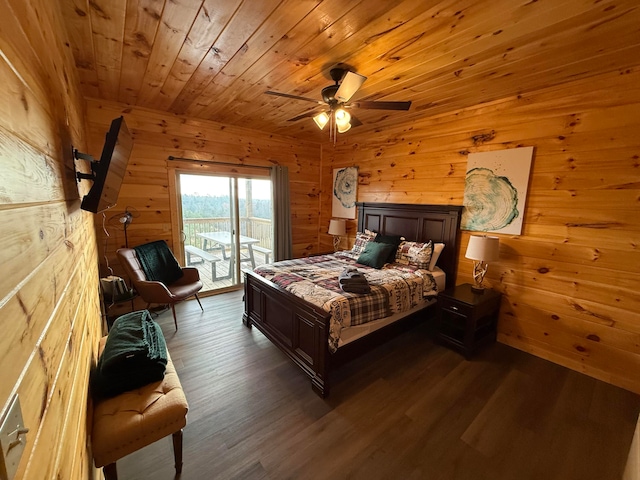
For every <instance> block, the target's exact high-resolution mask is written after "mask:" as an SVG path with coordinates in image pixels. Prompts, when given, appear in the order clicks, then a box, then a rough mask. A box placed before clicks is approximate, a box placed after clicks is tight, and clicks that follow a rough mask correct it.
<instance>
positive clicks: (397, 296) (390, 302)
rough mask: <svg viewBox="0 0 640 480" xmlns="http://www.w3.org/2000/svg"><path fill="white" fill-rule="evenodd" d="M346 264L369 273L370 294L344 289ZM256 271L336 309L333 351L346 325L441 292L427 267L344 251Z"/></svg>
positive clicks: (333, 311)
mask: <svg viewBox="0 0 640 480" xmlns="http://www.w3.org/2000/svg"><path fill="white" fill-rule="evenodd" d="M346 267H356V268H357V269H358V271H360V272H362V273H364V275H365V277H366V278H367V281H368V282H369V285H370V286H371V293H366V294H361V293H347V292H344V291H342V289H341V288H340V283H339V281H338V276H339V275H340V273H341V272H342V271H343V270H344V269H345V268H346ZM254 272H255V273H257V274H258V275H260V276H262V277H264V278H266V279H267V280H269V281H271V282H273V283H275V284H277V285H279V286H280V287H282V288H284V289H286V290H288V291H289V292H291V293H293V294H294V295H296V296H298V297H300V298H302V299H304V300H306V301H308V302H310V303H312V304H314V305H316V306H318V307H321V308H322V309H324V310H325V311H327V312H330V313H331V325H330V329H329V350H330V351H331V352H335V351H336V349H337V348H338V342H339V341H340V332H341V331H342V329H343V328H347V327H350V326H353V325H361V324H363V323H367V322H371V321H373V320H377V319H380V318H384V317H387V316H389V315H394V314H396V313H402V312H406V311H408V310H410V309H412V308H414V307H416V306H417V305H419V304H420V303H422V302H423V301H424V300H425V299H428V298H431V297H434V296H436V295H437V286H436V282H435V280H434V278H433V276H432V275H431V273H430V272H429V271H427V270H422V269H418V268H416V267H414V266H410V265H401V264H398V263H392V264H387V265H385V266H384V267H383V268H382V269H380V270H377V269H375V268H371V267H367V266H364V265H360V264H359V263H356V261H355V260H353V259H352V258H349V257H347V256H344V255H341V254H340V252H338V253H336V254H335V255H318V256H315V257H308V258H299V259H295V260H286V261H282V262H277V263H275V264H271V265H263V266H260V267H257V268H255V269H254Z"/></svg>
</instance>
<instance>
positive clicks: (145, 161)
mask: <svg viewBox="0 0 640 480" xmlns="http://www.w3.org/2000/svg"><path fill="white" fill-rule="evenodd" d="M120 115H124V117H125V121H126V122H127V126H128V127H129V130H130V131H131V132H132V134H133V136H134V147H133V152H132V154H131V158H130V161H129V167H128V168H127V174H126V176H125V179H124V182H123V185H122V189H121V191H120V196H119V198H118V205H117V206H116V207H114V209H113V211H112V212H107V213H105V217H104V218H105V219H106V225H107V231H108V232H109V235H110V236H109V237H108V238H107V239H106V243H105V237H106V236H105V234H104V231H103V229H102V222H103V217H102V215H101V214H98V215H97V217H96V218H97V219H98V220H97V225H96V226H97V228H96V230H97V233H98V245H99V249H100V252H101V253H100V257H101V258H102V259H103V260H102V261H101V272H102V274H103V275H106V274H108V271H107V269H106V261H105V260H104V251H105V250H106V258H107V259H108V262H109V265H110V266H111V267H112V268H113V269H114V271H115V273H116V274H122V270H121V269H120V266H119V264H118V262H117V257H116V256H115V251H116V250H117V249H118V248H120V247H123V246H124V235H123V232H122V231H120V230H119V229H118V228H117V227H113V225H109V221H108V218H109V217H111V216H112V215H114V214H117V213H121V212H123V211H124V209H125V208H126V207H127V206H128V207H132V208H133V209H136V210H137V211H138V216H137V217H136V218H134V221H133V223H132V224H131V226H130V227H129V229H128V230H127V234H128V236H129V245H130V246H134V245H139V244H141V243H145V242H148V241H152V240H158V239H164V240H166V241H167V242H168V243H169V245H170V246H171V247H172V248H173V249H174V251H176V255H179V254H180V248H181V247H180V246H179V238H180V236H179V227H178V225H177V224H174V222H175V220H174V217H175V215H173V216H172V211H171V204H172V200H171V196H172V195H175V192H173V191H172V190H171V185H172V183H173V182H172V181H171V180H170V178H169V176H170V175H175V169H180V170H181V171H190V172H193V173H199V172H209V173H211V172H215V173H221V174H226V173H228V172H230V171H231V172H236V173H237V172H243V173H246V174H255V173H257V172H260V173H261V174H262V175H264V174H265V172H266V171H265V170H264V169H256V168H252V167H251V165H257V166H261V167H270V166H272V165H278V164H279V165H284V166H287V167H288V168H289V179H290V193H291V215H292V219H293V253H294V255H295V256H303V255H308V254H309V253H313V252H316V251H318V248H319V243H318V222H319V211H320V203H319V202H320V144H316V143H311V142H302V141H299V140H296V139H292V138H288V137H283V136H278V135H270V134H265V133H263V132H258V131H255V130H249V129H245V128H240V127H233V126H226V125H222V124H218V123H213V122H207V121H203V120H197V119H192V118H187V117H183V116H178V115H173V114H169V113H163V112H159V111H155V110H148V109H144V108H132V107H130V106H127V105H122V104H119V103H114V102H105V101H99V100H93V99H88V100H87V118H88V129H89V130H90V131H91V139H92V144H91V152H90V153H92V154H93V155H94V156H96V155H99V154H100V149H101V148H102V142H103V141H104V133H105V132H106V131H107V130H108V126H109V123H110V122H111V120H112V119H114V118H116V117H118V116H120ZM169 156H174V157H186V158H195V159H198V160H201V161H200V162H196V163H194V162H185V161H169V160H168V157H169ZM208 160H211V161H216V162H231V163H233V164H234V165H237V167H236V166H232V167H229V166H222V165H215V164H211V163H207V161H208ZM245 164H246V165H249V166H247V167H243V165H245ZM174 213H175V212H174ZM140 306H141V307H143V306H144V303H143V302H140Z"/></svg>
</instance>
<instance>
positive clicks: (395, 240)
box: [374, 233, 404, 263]
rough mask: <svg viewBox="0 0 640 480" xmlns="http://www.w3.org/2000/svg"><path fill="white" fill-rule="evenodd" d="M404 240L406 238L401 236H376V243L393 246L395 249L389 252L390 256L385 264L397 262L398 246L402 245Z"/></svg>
mask: <svg viewBox="0 0 640 480" xmlns="http://www.w3.org/2000/svg"><path fill="white" fill-rule="evenodd" d="M402 240H404V237H402V236H400V235H383V234H381V233H379V234H378V235H376V239H375V240H374V242H377V243H388V244H389V245H393V249H391V251H390V252H389V256H388V257H387V260H386V262H385V263H393V262H395V261H396V250H398V246H399V245H400V243H402Z"/></svg>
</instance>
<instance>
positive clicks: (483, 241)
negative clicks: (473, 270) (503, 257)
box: [464, 235, 500, 263]
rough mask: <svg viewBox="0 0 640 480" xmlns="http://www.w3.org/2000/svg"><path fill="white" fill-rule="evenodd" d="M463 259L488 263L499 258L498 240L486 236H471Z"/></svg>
mask: <svg viewBox="0 0 640 480" xmlns="http://www.w3.org/2000/svg"><path fill="white" fill-rule="evenodd" d="M464 256H465V257H467V258H469V259H471V260H479V261H481V262H485V263H489V262H495V261H497V260H498V259H499V258H500V239H499V238H498V237H489V236H487V235H471V236H470V237H469V245H467V253H465V254H464Z"/></svg>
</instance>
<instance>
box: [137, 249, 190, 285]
mask: <svg viewBox="0 0 640 480" xmlns="http://www.w3.org/2000/svg"><path fill="white" fill-rule="evenodd" d="M133 249H134V250H135V251H136V255H138V260H140V266H141V267H142V271H143V272H144V274H145V276H146V277H147V280H152V281H156V282H162V283H164V284H165V285H171V284H172V283H173V282H175V281H176V280H178V279H180V278H182V275H183V274H182V268H180V265H179V264H178V261H177V260H176V257H174V256H173V253H172V252H171V250H170V249H169V245H167V242H165V241H164V240H157V241H155V242H151V243H145V244H144V245H138V246H137V247H133Z"/></svg>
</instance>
